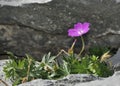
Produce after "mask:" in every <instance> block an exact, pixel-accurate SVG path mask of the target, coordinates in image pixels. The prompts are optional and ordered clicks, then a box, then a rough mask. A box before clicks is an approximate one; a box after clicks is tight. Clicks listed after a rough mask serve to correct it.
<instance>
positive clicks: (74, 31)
mask: <svg viewBox="0 0 120 86" xmlns="http://www.w3.org/2000/svg"><path fill="white" fill-rule="evenodd" d="M89 25H90V23H88V22H85V23H83V24H82V23H80V22H78V23H77V24H75V25H74V28H71V29H69V30H68V36H71V37H78V36H82V35H83V34H86V33H87V32H88V31H89V29H90V28H89Z"/></svg>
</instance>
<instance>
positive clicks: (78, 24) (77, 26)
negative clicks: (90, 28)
mask: <svg viewBox="0 0 120 86" xmlns="http://www.w3.org/2000/svg"><path fill="white" fill-rule="evenodd" d="M80 28H82V23H80V22H78V23H77V24H75V25H74V29H80Z"/></svg>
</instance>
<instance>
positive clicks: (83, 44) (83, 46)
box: [78, 36, 85, 57]
mask: <svg viewBox="0 0 120 86" xmlns="http://www.w3.org/2000/svg"><path fill="white" fill-rule="evenodd" d="M81 41H82V49H81V51H80V53H79V54H78V56H79V57H80V56H81V54H82V52H83V51H84V49H85V43H84V39H83V37H82V36H81Z"/></svg>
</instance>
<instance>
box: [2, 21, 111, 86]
mask: <svg viewBox="0 0 120 86" xmlns="http://www.w3.org/2000/svg"><path fill="white" fill-rule="evenodd" d="M89 25H90V23H88V22H85V23H83V24H82V23H77V24H75V25H74V28H72V29H69V30H68V36H71V37H79V36H80V37H81V40H82V49H81V50H80V53H79V54H75V53H74V51H73V49H74V45H75V43H76V41H77V40H76V39H75V40H74V42H73V44H72V46H71V48H70V49H68V52H66V51H65V50H63V49H62V50H61V51H60V52H59V53H58V54H57V55H56V56H51V53H48V54H46V55H44V56H43V58H42V60H41V61H36V60H34V59H33V57H31V56H30V55H26V56H25V57H24V58H23V59H18V57H17V56H15V55H13V54H12V53H8V54H9V58H10V60H9V61H8V62H6V65H5V66H4V70H3V71H4V72H5V75H6V78H9V79H11V81H13V86H16V85H18V84H21V83H24V82H27V81H31V80H34V79H38V78H42V79H59V78H62V77H65V76H67V75H69V74H78V73H79V74H81V73H86V74H94V75H97V76H100V77H107V76H110V75H112V74H113V71H112V69H111V68H110V66H109V65H107V64H106V63H105V61H104V57H105V56H109V52H107V53H106V52H104V53H105V54H104V53H102V54H103V55H101V56H102V57H101V56H96V55H85V56H83V57H81V54H82V52H83V51H84V48H85V44H84V39H83V37H82V35H83V34H86V33H87V32H88V31H89V30H90V28H89ZM62 53H64V55H63V54H62ZM58 57H61V59H62V61H61V62H59V61H57V58H58ZM100 57H101V59H100Z"/></svg>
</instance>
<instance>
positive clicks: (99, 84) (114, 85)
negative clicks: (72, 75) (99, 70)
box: [75, 71, 120, 86]
mask: <svg viewBox="0 0 120 86" xmlns="http://www.w3.org/2000/svg"><path fill="white" fill-rule="evenodd" d="M119 80H120V71H118V72H116V73H115V74H114V75H113V76H111V77H108V78H105V79H103V80H95V81H91V82H87V83H79V84H76V85H75V86H119V85H120V81H119Z"/></svg>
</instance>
